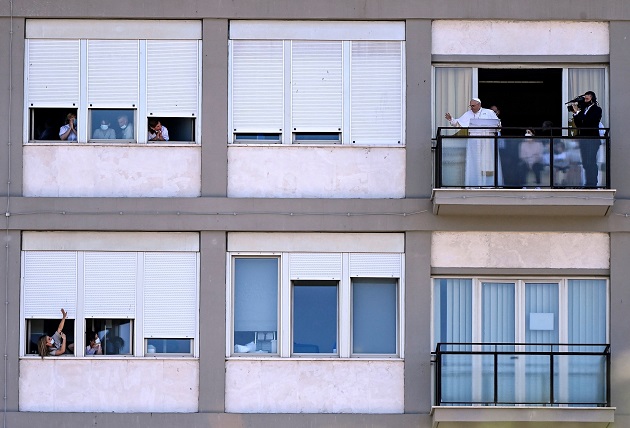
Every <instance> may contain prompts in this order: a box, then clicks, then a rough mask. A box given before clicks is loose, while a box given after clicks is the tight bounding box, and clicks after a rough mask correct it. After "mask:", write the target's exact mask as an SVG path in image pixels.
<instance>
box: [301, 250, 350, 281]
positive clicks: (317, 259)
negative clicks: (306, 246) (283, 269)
mask: <svg viewBox="0 0 630 428" xmlns="http://www.w3.org/2000/svg"><path fill="white" fill-rule="evenodd" d="M341 266H342V264H341V254H340V253H291V254H289V276H290V279H337V280H340V279H341V269H342V267H341Z"/></svg>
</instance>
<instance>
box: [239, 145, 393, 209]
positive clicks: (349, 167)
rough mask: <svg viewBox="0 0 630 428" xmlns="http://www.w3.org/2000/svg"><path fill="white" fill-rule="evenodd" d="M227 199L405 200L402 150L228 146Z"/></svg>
mask: <svg viewBox="0 0 630 428" xmlns="http://www.w3.org/2000/svg"><path fill="white" fill-rule="evenodd" d="M228 196H229V197H256V198H283V197H284V198H311V197H313V198H318V197H321V198H404V197H405V149H404V148H402V147H391V148H390V147H369V148H366V147H307V146H295V145H294V146H289V147H278V146H272V147H269V146H264V147H260V146H249V147H235V146H230V147H228Z"/></svg>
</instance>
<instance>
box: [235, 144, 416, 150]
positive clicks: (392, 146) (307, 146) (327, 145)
mask: <svg viewBox="0 0 630 428" xmlns="http://www.w3.org/2000/svg"><path fill="white" fill-rule="evenodd" d="M230 146H232V147H265V146H269V147H273V148H280V147H283V148H290V147H293V148H300V147H301V148H309V147H317V148H326V149H330V148H340V149H341V148H346V149H351V148H362V149H365V148H370V149H371V148H381V149H393V148H398V149H404V148H405V145H404V144H340V143H305V142H301V143H293V144H282V143H258V142H257V143H228V147H230Z"/></svg>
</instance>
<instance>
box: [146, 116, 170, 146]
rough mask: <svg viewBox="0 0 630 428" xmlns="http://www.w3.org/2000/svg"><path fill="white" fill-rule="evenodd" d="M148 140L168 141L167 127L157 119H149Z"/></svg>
mask: <svg viewBox="0 0 630 428" xmlns="http://www.w3.org/2000/svg"><path fill="white" fill-rule="evenodd" d="M147 138H148V140H149V141H168V129H166V126H162V124H161V123H160V121H159V120H157V119H149V135H148V137H147Z"/></svg>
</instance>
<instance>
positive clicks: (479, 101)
mask: <svg viewBox="0 0 630 428" xmlns="http://www.w3.org/2000/svg"><path fill="white" fill-rule="evenodd" d="M472 100H473V101H477V102H478V103H479V104H481V100H480V99H479V98H472Z"/></svg>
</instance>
